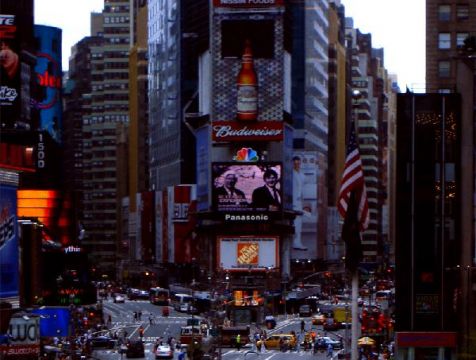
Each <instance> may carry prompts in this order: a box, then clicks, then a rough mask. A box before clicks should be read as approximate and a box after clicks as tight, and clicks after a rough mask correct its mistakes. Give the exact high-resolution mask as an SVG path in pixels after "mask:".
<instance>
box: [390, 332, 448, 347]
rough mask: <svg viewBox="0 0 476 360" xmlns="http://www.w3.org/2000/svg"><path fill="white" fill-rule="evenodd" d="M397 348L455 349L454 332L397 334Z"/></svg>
mask: <svg viewBox="0 0 476 360" xmlns="http://www.w3.org/2000/svg"><path fill="white" fill-rule="evenodd" d="M396 340H397V346H399V347H456V333H455V332H442V331H440V332H410V331H409V332H397V333H396Z"/></svg>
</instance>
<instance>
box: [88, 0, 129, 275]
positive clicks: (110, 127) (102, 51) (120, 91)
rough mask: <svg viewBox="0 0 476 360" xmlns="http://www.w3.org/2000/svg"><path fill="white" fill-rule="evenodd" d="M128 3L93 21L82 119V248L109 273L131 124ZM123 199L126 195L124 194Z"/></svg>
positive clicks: (108, 6) (108, 4)
mask: <svg viewBox="0 0 476 360" xmlns="http://www.w3.org/2000/svg"><path fill="white" fill-rule="evenodd" d="M129 3H130V1H129V0H117V1H105V3H104V10H103V11H102V13H101V14H100V16H99V15H98V14H94V15H93V17H94V18H95V19H96V20H97V19H98V18H99V17H101V18H102V23H101V21H92V24H93V25H94V27H93V29H92V30H93V31H94V34H97V35H100V36H102V38H103V42H102V43H99V44H96V45H97V46H95V45H92V46H91V47H90V52H91V58H90V61H91V108H90V109H91V110H90V111H91V113H90V115H88V116H84V117H83V169H82V170H83V179H84V187H83V206H84V207H83V216H84V218H83V220H82V223H83V226H84V229H85V231H86V236H85V238H84V242H83V244H84V245H85V246H86V247H87V248H88V249H89V250H90V253H91V255H92V258H93V259H94V262H96V263H97V264H98V266H99V267H101V268H102V269H103V270H104V271H105V272H110V273H113V272H114V268H115V256H116V245H117V241H118V239H117V232H116V231H117V221H118V218H119V215H118V213H119V210H117V209H119V208H120V206H119V205H118V204H119V201H120V199H121V197H122V196H121V194H120V191H119V190H120V189H121V188H123V187H124V185H123V183H126V184H127V174H124V173H121V172H119V170H118V169H119V168H120V167H119V166H118V165H119V164H118V157H117V156H118V155H117V154H118V153H117V147H116V146H117V143H118V138H119V139H120V137H121V134H122V132H123V131H125V130H124V126H122V125H125V126H127V124H128V121H129V44H130V4H129ZM122 195H124V194H122Z"/></svg>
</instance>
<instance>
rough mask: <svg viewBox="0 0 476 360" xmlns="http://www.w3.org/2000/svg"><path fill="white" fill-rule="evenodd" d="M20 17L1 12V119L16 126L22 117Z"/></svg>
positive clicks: (11, 126) (10, 125)
mask: <svg viewBox="0 0 476 360" xmlns="http://www.w3.org/2000/svg"><path fill="white" fill-rule="evenodd" d="M18 26H19V24H18V17H17V16H15V15H12V14H0V119H1V122H2V124H1V125H2V127H6V128H14V127H15V123H16V122H17V121H18V120H19V117H20V115H19V114H20V112H21V111H20V40H19V34H18Z"/></svg>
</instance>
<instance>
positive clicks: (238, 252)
mask: <svg viewBox="0 0 476 360" xmlns="http://www.w3.org/2000/svg"><path fill="white" fill-rule="evenodd" d="M218 243H219V246H218V264H220V267H221V268H222V269H224V270H267V269H274V268H277V267H279V256H278V251H279V239H278V237H277V236H262V237H254V236H244V237H240V236H219V237H218Z"/></svg>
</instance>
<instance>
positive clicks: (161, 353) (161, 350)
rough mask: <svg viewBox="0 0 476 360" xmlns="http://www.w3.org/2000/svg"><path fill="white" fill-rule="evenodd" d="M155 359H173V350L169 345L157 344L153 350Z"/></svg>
mask: <svg viewBox="0 0 476 360" xmlns="http://www.w3.org/2000/svg"><path fill="white" fill-rule="evenodd" d="M155 358H156V359H173V358H174V351H173V350H172V348H171V347H170V346H169V345H159V346H158V347H157V350H155Z"/></svg>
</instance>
